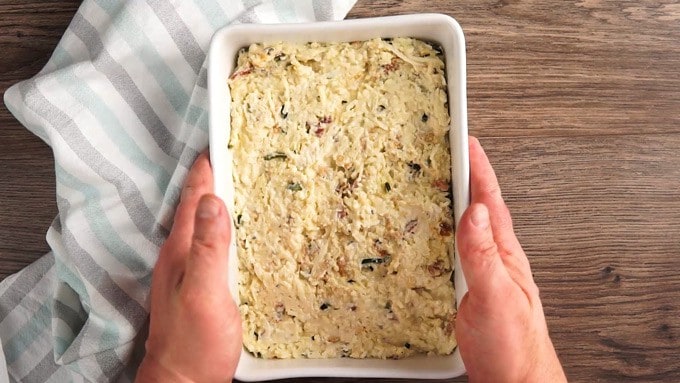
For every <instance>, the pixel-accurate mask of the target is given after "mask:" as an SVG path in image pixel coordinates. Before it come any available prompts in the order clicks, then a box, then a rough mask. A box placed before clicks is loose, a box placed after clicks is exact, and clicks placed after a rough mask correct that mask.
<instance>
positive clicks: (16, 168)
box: [0, 0, 80, 280]
mask: <svg viewBox="0 0 680 383" xmlns="http://www.w3.org/2000/svg"><path fill="white" fill-rule="evenodd" d="M79 5H80V2H79V1H75V0H71V1H34V2H30V3H27V2H24V3H8V2H2V3H0V15H1V16H0V52H2V55H0V91H1V92H2V93H4V92H5V90H6V89H7V88H8V87H9V86H10V85H12V84H14V83H16V82H17V81H19V80H23V79H27V78H30V77H32V76H33V75H35V74H36V73H37V72H38V71H39V70H40V69H42V67H43V65H44V64H45V63H46V62H47V60H48V59H49V57H50V55H51V54H52V50H53V49H54V47H55V46H56V45H57V42H58V41H59V39H60V38H61V36H62V35H63V33H64V30H65V29H66V27H67V26H68V23H69V22H70V20H71V18H72V17H73V14H74V13H75V11H76V10H77V8H78V6H79ZM0 143H2V146H1V147H0V201H2V202H0V280H2V279H4V278H5V277H7V276H8V275H10V274H13V273H15V272H17V271H19V270H21V269H22V268H24V267H25V266H27V265H28V264H30V263H31V262H33V261H34V260H36V259H37V258H39V257H40V256H42V255H43V254H45V253H46V252H47V251H49V247H48V246H47V242H46V241H45V233H46V232H47V228H48V227H49V225H50V223H51V222H52V220H53V219H54V217H55V216H56V213H57V209H56V202H55V200H56V197H55V196H56V192H55V181H54V161H53V158H52V151H51V150H50V149H49V147H47V145H45V144H44V143H43V142H42V141H40V140H39V139H38V138H37V137H35V136H34V135H33V134H32V133H30V132H29V131H27V130H26V129H25V128H24V127H23V126H21V125H20V124H19V123H18V122H17V121H16V119H15V118H14V117H13V116H12V115H11V114H10V113H9V111H8V110H7V108H6V107H5V105H4V103H2V106H1V107H0Z"/></svg>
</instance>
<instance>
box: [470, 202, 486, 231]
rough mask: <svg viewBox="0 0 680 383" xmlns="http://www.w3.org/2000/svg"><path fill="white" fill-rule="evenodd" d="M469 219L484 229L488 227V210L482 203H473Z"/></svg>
mask: <svg viewBox="0 0 680 383" xmlns="http://www.w3.org/2000/svg"><path fill="white" fill-rule="evenodd" d="M470 220H471V221H472V224H473V225H475V226H476V227H477V228H479V229H486V228H487V227H489V210H488V209H487V208H486V206H484V205H482V204H477V205H475V207H474V208H473V210H472V214H471V216H470Z"/></svg>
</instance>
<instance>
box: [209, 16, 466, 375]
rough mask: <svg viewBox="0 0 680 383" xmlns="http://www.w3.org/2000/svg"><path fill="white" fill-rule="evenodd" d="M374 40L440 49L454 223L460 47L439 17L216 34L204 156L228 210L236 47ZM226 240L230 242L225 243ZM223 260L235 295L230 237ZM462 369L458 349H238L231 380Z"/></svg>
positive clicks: (460, 137)
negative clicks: (297, 352) (303, 353)
mask: <svg viewBox="0 0 680 383" xmlns="http://www.w3.org/2000/svg"><path fill="white" fill-rule="evenodd" d="M376 37H383V38H388V37H392V38H393V37H413V38H417V39H421V40H425V41H428V42H433V43H436V44H439V45H441V47H442V48H443V51H444V59H445V63H446V80H447V86H448V89H447V90H448V100H449V114H450V116H451V125H450V131H449V138H450V146H451V160H452V169H451V170H452V178H451V179H452V190H453V198H454V215H455V217H454V220H455V222H456V225H457V224H458V221H459V220H460V217H461V216H462V214H463V212H464V211H465V209H466V208H467V206H468V203H469V159H468V136H467V104H466V82H465V42H464V38H463V32H462V29H461V28H460V26H459V25H458V23H457V22H456V21H455V20H454V19H453V18H451V17H449V16H446V15H441V14H415V15H402V16H389V17H378V18H367V19H357V20H346V21H337V22H320V23H307V24H271V25H257V24H243V25H235V26H228V27H225V28H223V29H221V30H219V31H218V32H217V33H216V34H215V35H214V36H213V40H212V42H211V45H210V52H209V62H208V93H209V107H210V133H209V136H210V158H211V163H212V167H213V172H214V177H215V194H217V195H218V196H219V197H220V198H222V199H223V200H224V201H225V203H226V204H227V207H228V208H229V209H230V211H233V200H234V197H233V196H234V185H233V179H232V157H231V153H230V152H229V149H228V148H227V144H228V142H229V136H230V104H231V95H230V92H229V87H228V85H227V79H228V78H229V76H230V75H231V73H232V72H233V70H234V68H235V65H236V58H237V56H238V51H239V49H241V48H243V47H247V46H249V45H250V44H252V43H256V42H265V43H266V42H278V41H288V42H297V43H305V42H310V41H317V42H345V41H363V40H368V39H371V38H376ZM232 239H234V238H232ZM230 249H231V254H232V257H231V259H230V260H229V270H228V273H229V277H230V290H231V292H232V294H233V295H234V299H235V300H236V301H237V303H238V301H239V297H238V262H237V258H236V251H237V250H236V242H235V241H234V240H232V243H231V246H230ZM454 266H455V269H454V287H455V289H456V303H458V302H460V300H461V298H462V297H463V295H464V294H465V293H466V292H467V285H466V283H465V279H464V277H463V273H462V271H461V267H460V261H459V260H458V255H457V251H456V253H455V256H454ZM464 372H465V367H464V366H463V362H462V359H461V357H460V352H459V351H458V349H456V350H455V351H454V353H453V354H451V355H448V356H417V357H411V358H406V359H399V360H381V359H348V358H337V359H260V358H256V357H254V356H253V355H251V354H250V353H248V352H247V351H245V350H243V352H242V353H241V358H240V360H239V364H238V368H237V370H236V376H235V378H236V379H239V380H243V381H258V380H270V379H283V378H293V377H310V376H324V377H366V378H368V377H381V378H411V379H415V378H419V379H444V378H451V377H455V376H459V375H462V374H463V373H464Z"/></svg>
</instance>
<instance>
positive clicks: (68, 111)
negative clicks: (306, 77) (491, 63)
mask: <svg viewBox="0 0 680 383" xmlns="http://www.w3.org/2000/svg"><path fill="white" fill-rule="evenodd" d="M353 4H354V1H352V0H326V1H323V0H317V1H313V0H305V1H297V0H296V1H293V0H273V1H256V0H240V1H237V0H232V1H229V0H223V1H218V0H185V1H166V0H148V1H146V2H142V1H137V0H130V1H115V2H114V1H108V0H86V1H84V2H83V4H82V5H81V7H80V9H79V10H78V12H77V13H76V15H75V16H74V18H73V20H72V21H71V24H70V25H69V27H68V29H67V30H66V33H65V34H64V36H63V38H62V39H61V41H60V42H59V44H58V45H57V47H56V49H55V51H54V53H53V55H52V57H51V58H50V60H49V62H48V63H47V65H46V66H45V68H44V69H43V70H42V71H41V72H40V73H38V74H37V75H36V76H35V77H33V78H32V79H29V80H26V81H23V82H20V83H18V84H16V85H14V86H13V87H11V88H10V89H8V90H7V92H6V93H5V104H6V105H7V108H8V109H9V110H10V111H11V112H12V113H13V114H14V115H15V116H16V118H17V119H18V120H19V121H20V122H21V123H22V124H23V125H24V126H26V127H27V128H28V129H29V130H30V131H31V132H33V133H35V134H36V135H37V136H38V137H40V138H41V139H42V140H44V141H45V142H46V143H47V144H48V145H50V146H51V147H52V150H53V151H54V158H55V172H56V180H57V204H58V208H59V215H58V216H57V218H56V219H55V220H54V222H53V223H52V226H51V227H50V228H49V231H48V233H47V242H48V243H49V245H50V248H51V252H50V253H48V254H47V255H45V256H44V257H42V258H41V259H40V260H38V261H37V262H35V263H34V264H32V265H31V266H29V267H28V268H26V269H24V270H23V271H21V272H19V273H18V274H15V275H13V276H10V277H9V278H7V279H5V280H4V281H3V282H2V283H1V284H0V338H2V349H0V351H4V356H5V361H6V365H7V372H8V377H9V379H10V380H11V381H22V382H42V381H55V382H65V381H132V380H134V376H135V371H136V367H137V363H138V361H139V357H140V355H143V341H144V338H145V334H144V328H145V325H146V322H147V314H148V304H149V297H148V295H149V286H150V281H151V271H152V268H153V266H154V263H155V261H156V258H157V255H158V250H159V247H160V246H161V244H162V243H163V240H164V239H165V237H166V236H167V234H168V231H169V229H170V227H171V225H172V216H173V213H174V208H175V205H176V203H177V200H178V197H179V194H180V188H181V185H182V182H183V180H184V177H185V176H186V174H187V171H188V169H189V168H190V167H191V164H192V163H193V161H194V159H195V158H196V156H197V155H198V154H199V153H200V152H201V151H203V150H205V149H206V148H207V145H208V110H207V91H206V84H207V81H206V80H207V78H206V66H205V65H206V64H205V63H206V52H207V48H208V45H209V42H210V38H211V36H212V34H213V33H214V32H215V30H216V29H218V28H220V27H222V26H224V25H227V24H231V23H244V22H247V23H281V22H306V21H315V20H334V19H342V18H343V17H344V16H345V15H346V14H347V12H348V11H349V9H350V8H351V7H352V5H353ZM138 334H139V335H138ZM0 356H2V352H0ZM126 366H127V367H126ZM3 370H4V369H3V368H0V373H3V372H4V371H3ZM2 380H3V379H2V377H0V381H2Z"/></svg>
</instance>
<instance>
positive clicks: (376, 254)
mask: <svg viewBox="0 0 680 383" xmlns="http://www.w3.org/2000/svg"><path fill="white" fill-rule="evenodd" d="M228 84H229V87H230V91H231V97H232V102H231V135H230V142H229V150H230V151H231V153H232V154H233V165H234V168H233V169H234V171H233V179H234V186H235V197H234V212H233V214H234V221H235V227H236V237H237V248H238V251H237V253H238V254H237V255H238V264H239V298H240V305H239V308H240V312H241V316H242V319H243V329H244V334H243V340H244V345H245V347H246V349H247V350H248V351H250V352H251V353H253V354H254V355H256V356H258V357H263V358H305V357H306V358H333V357H351V358H402V357H406V356H409V355H413V354H418V353H424V354H430V355H445V354H450V353H451V352H452V351H453V350H454V348H455V346H456V341H455V335H454V333H453V332H454V321H455V314H456V311H455V297H454V289H453V284H452V282H451V274H452V268H453V266H452V262H451V258H452V254H453V238H454V237H453V214H452V200H451V154H450V149H449V139H448V134H449V121H450V119H449V113H448V103H447V93H446V80H445V65H444V62H443V60H442V56H441V51H440V50H439V49H438V48H437V47H434V46H432V45H430V44H428V43H426V42H423V41H419V40H415V39H411V38H395V39H373V40H368V41H363V42H349V43H305V44H292V43H275V44H264V45H263V44H254V45H251V46H250V47H248V48H247V49H243V50H242V51H241V52H240V54H239V56H238V62H237V68H236V69H235V71H234V72H233V74H232V75H231V77H230V78H229V80H228Z"/></svg>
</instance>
